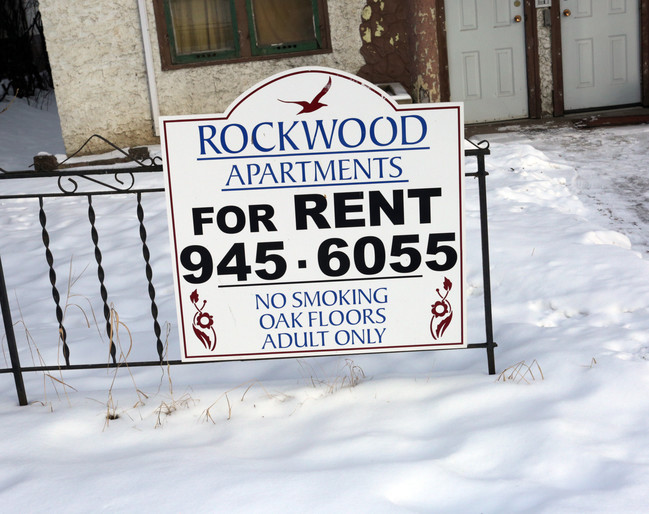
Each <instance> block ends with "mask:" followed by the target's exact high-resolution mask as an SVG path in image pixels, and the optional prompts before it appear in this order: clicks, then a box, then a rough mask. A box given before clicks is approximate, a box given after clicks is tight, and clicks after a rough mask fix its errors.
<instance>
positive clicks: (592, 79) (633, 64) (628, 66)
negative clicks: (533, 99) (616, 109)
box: [561, 0, 641, 110]
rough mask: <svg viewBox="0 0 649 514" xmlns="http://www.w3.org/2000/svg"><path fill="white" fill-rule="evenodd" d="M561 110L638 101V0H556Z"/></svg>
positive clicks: (639, 89)
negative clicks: (558, 25)
mask: <svg viewBox="0 0 649 514" xmlns="http://www.w3.org/2000/svg"><path fill="white" fill-rule="evenodd" d="M561 47H562V48H561V49H562V56H563V86H564V87H563V92H564V107H565V109H566V110H576V109H592V108H598V107H611V106H616V105H625V104H634V103H639V102H640V100H641V84H640V11H639V4H638V0H597V1H593V0H561Z"/></svg>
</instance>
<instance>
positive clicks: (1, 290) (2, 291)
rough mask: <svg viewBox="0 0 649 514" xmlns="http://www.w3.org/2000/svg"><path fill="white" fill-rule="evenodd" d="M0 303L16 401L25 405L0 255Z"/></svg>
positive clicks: (25, 400) (23, 387)
mask: <svg viewBox="0 0 649 514" xmlns="http://www.w3.org/2000/svg"><path fill="white" fill-rule="evenodd" d="M0 304H1V305H2V320H3V321H4V325H5V335H6V336H7V346H8V347H9V357H10V359H11V367H12V369H13V373H14V381H15V382H16V393H17V394H18V403H19V404H20V405H27V394H26V393H25V383H24V382H23V375H22V371H21V367H20V359H19V357H18V348H17V347H16V336H15V334H14V325H13V321H12V320H11V307H10V306H9V298H8V296H7V285H6V284H5V275H4V271H3V270H2V258H1V257H0Z"/></svg>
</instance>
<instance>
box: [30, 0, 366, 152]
mask: <svg viewBox="0 0 649 514" xmlns="http://www.w3.org/2000/svg"><path fill="white" fill-rule="evenodd" d="M365 5H366V1H365V0H328V6H329V23H330V28H331V41H332V47H333V52H332V53H329V54H320V55H313V56H303V57H293V58H286V59H273V60H268V61H257V62H247V63H236V64H221V65H215V66H203V67H197V68H187V69H182V70H172V71H162V70H161V66H160V54H159V50H158V48H159V47H158V39H157V34H156V29H155V19H154V15H153V5H152V2H147V8H148V21H149V26H150V28H151V31H150V34H149V38H150V41H151V45H152V47H153V60H154V68H155V75H156V76H155V79H156V84H157V89H158V98H159V103H160V114H161V115H163V116H164V115H174V114H199V113H218V112H222V111H223V110H224V109H225V108H226V107H227V106H228V105H229V104H230V103H231V102H232V101H233V100H234V99H235V98H236V97H237V96H238V95H239V94H240V93H242V92H243V91H245V90H246V89H247V88H249V87H250V86H252V85H254V84H255V83H257V82H259V81H260V80H262V79H263V78H265V77H267V76H269V75H272V74H274V73H277V72H279V71H282V70H286V69H290V68H294V67H297V66H309V65H310V66H328V67H331V68H336V69H340V70H344V71H347V72H350V73H356V72H357V71H358V69H359V68H360V67H361V66H363V64H364V63H365V62H364V60H363V58H362V56H361V55H360V52H359V49H360V46H361V39H360V35H359V25H360V22H361V12H362V9H363V7H364V6H365ZM40 10H41V15H42V17H43V27H44V31H45V39H46V43H47V49H48V53H49V58H50V65H51V67H52V74H53V78H54V86H55V91H56V99H57V104H58V109H59V115H60V117H61V128H62V132H63V139H64V141H65V145H66V150H67V152H68V153H71V152H73V151H75V150H76V149H77V148H78V147H79V146H81V145H82V144H83V142H84V141H85V140H86V139H87V138H88V137H90V136H91V135H92V134H100V135H102V136H104V137H106V138H108V139H109V140H111V141H113V142H114V143H115V144H117V145H119V146H122V147H126V146H137V145H142V144H151V143H157V142H158V139H157V138H156V137H155V136H154V131H153V122H152V116H151V109H150V104H149V93H148V86H147V76H146V69H145V64H144V51H143V45H142V35H141V31H140V22H139V18H138V8H137V1H136V0H111V1H108V0H41V1H40ZM102 150H103V149H102ZM89 151H90V152H92V151H97V150H96V149H94V150H93V149H92V148H91V149H89Z"/></svg>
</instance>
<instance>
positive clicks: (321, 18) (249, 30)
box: [153, 0, 332, 70]
mask: <svg viewBox="0 0 649 514" xmlns="http://www.w3.org/2000/svg"><path fill="white" fill-rule="evenodd" d="M311 4H312V8H313V13H314V31H315V36H316V39H315V41H313V42H301V43H300V42H298V43H288V44H286V45H257V44H256V37H255V31H254V20H253V14H252V8H251V5H252V0H230V5H231V8H232V19H233V29H234V34H235V50H226V51H220V52H219V51H215V52H200V53H194V54H189V55H175V52H174V48H175V44H174V40H173V31H172V30H171V13H170V9H169V2H168V0H153V8H154V14H155V21H156V31H157V33H158V46H159V48H160V60H161V65H162V69H163V70H174V69H181V68H191V67H195V66H215V65H223V64H232V63H240V62H248V61H258V60H266V59H281V58H288V57H298V56H304V55H315V54H322V53H331V52H332V49H331V37H330V34H329V17H328V12H327V0H311ZM241 13H244V14H245V18H243V19H242V16H241ZM237 35H238V38H237V37H236V36H237Z"/></svg>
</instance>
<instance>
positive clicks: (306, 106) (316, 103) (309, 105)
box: [280, 77, 331, 114]
mask: <svg viewBox="0 0 649 514" xmlns="http://www.w3.org/2000/svg"><path fill="white" fill-rule="evenodd" d="M329 89H331V77H329V81H328V82H327V85H326V86H325V87H323V88H322V91H320V92H319V93H318V94H317V95H315V97H314V98H313V100H311V101H310V102H300V101H295V100H280V102H284V103H285V104H298V105H299V106H300V107H302V110H301V111H300V112H298V114H306V113H308V112H314V111H317V110H318V109H320V107H326V106H327V104H323V103H321V102H320V99H321V98H322V97H323V96H324V95H325V94H326V93H327V91H329Z"/></svg>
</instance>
